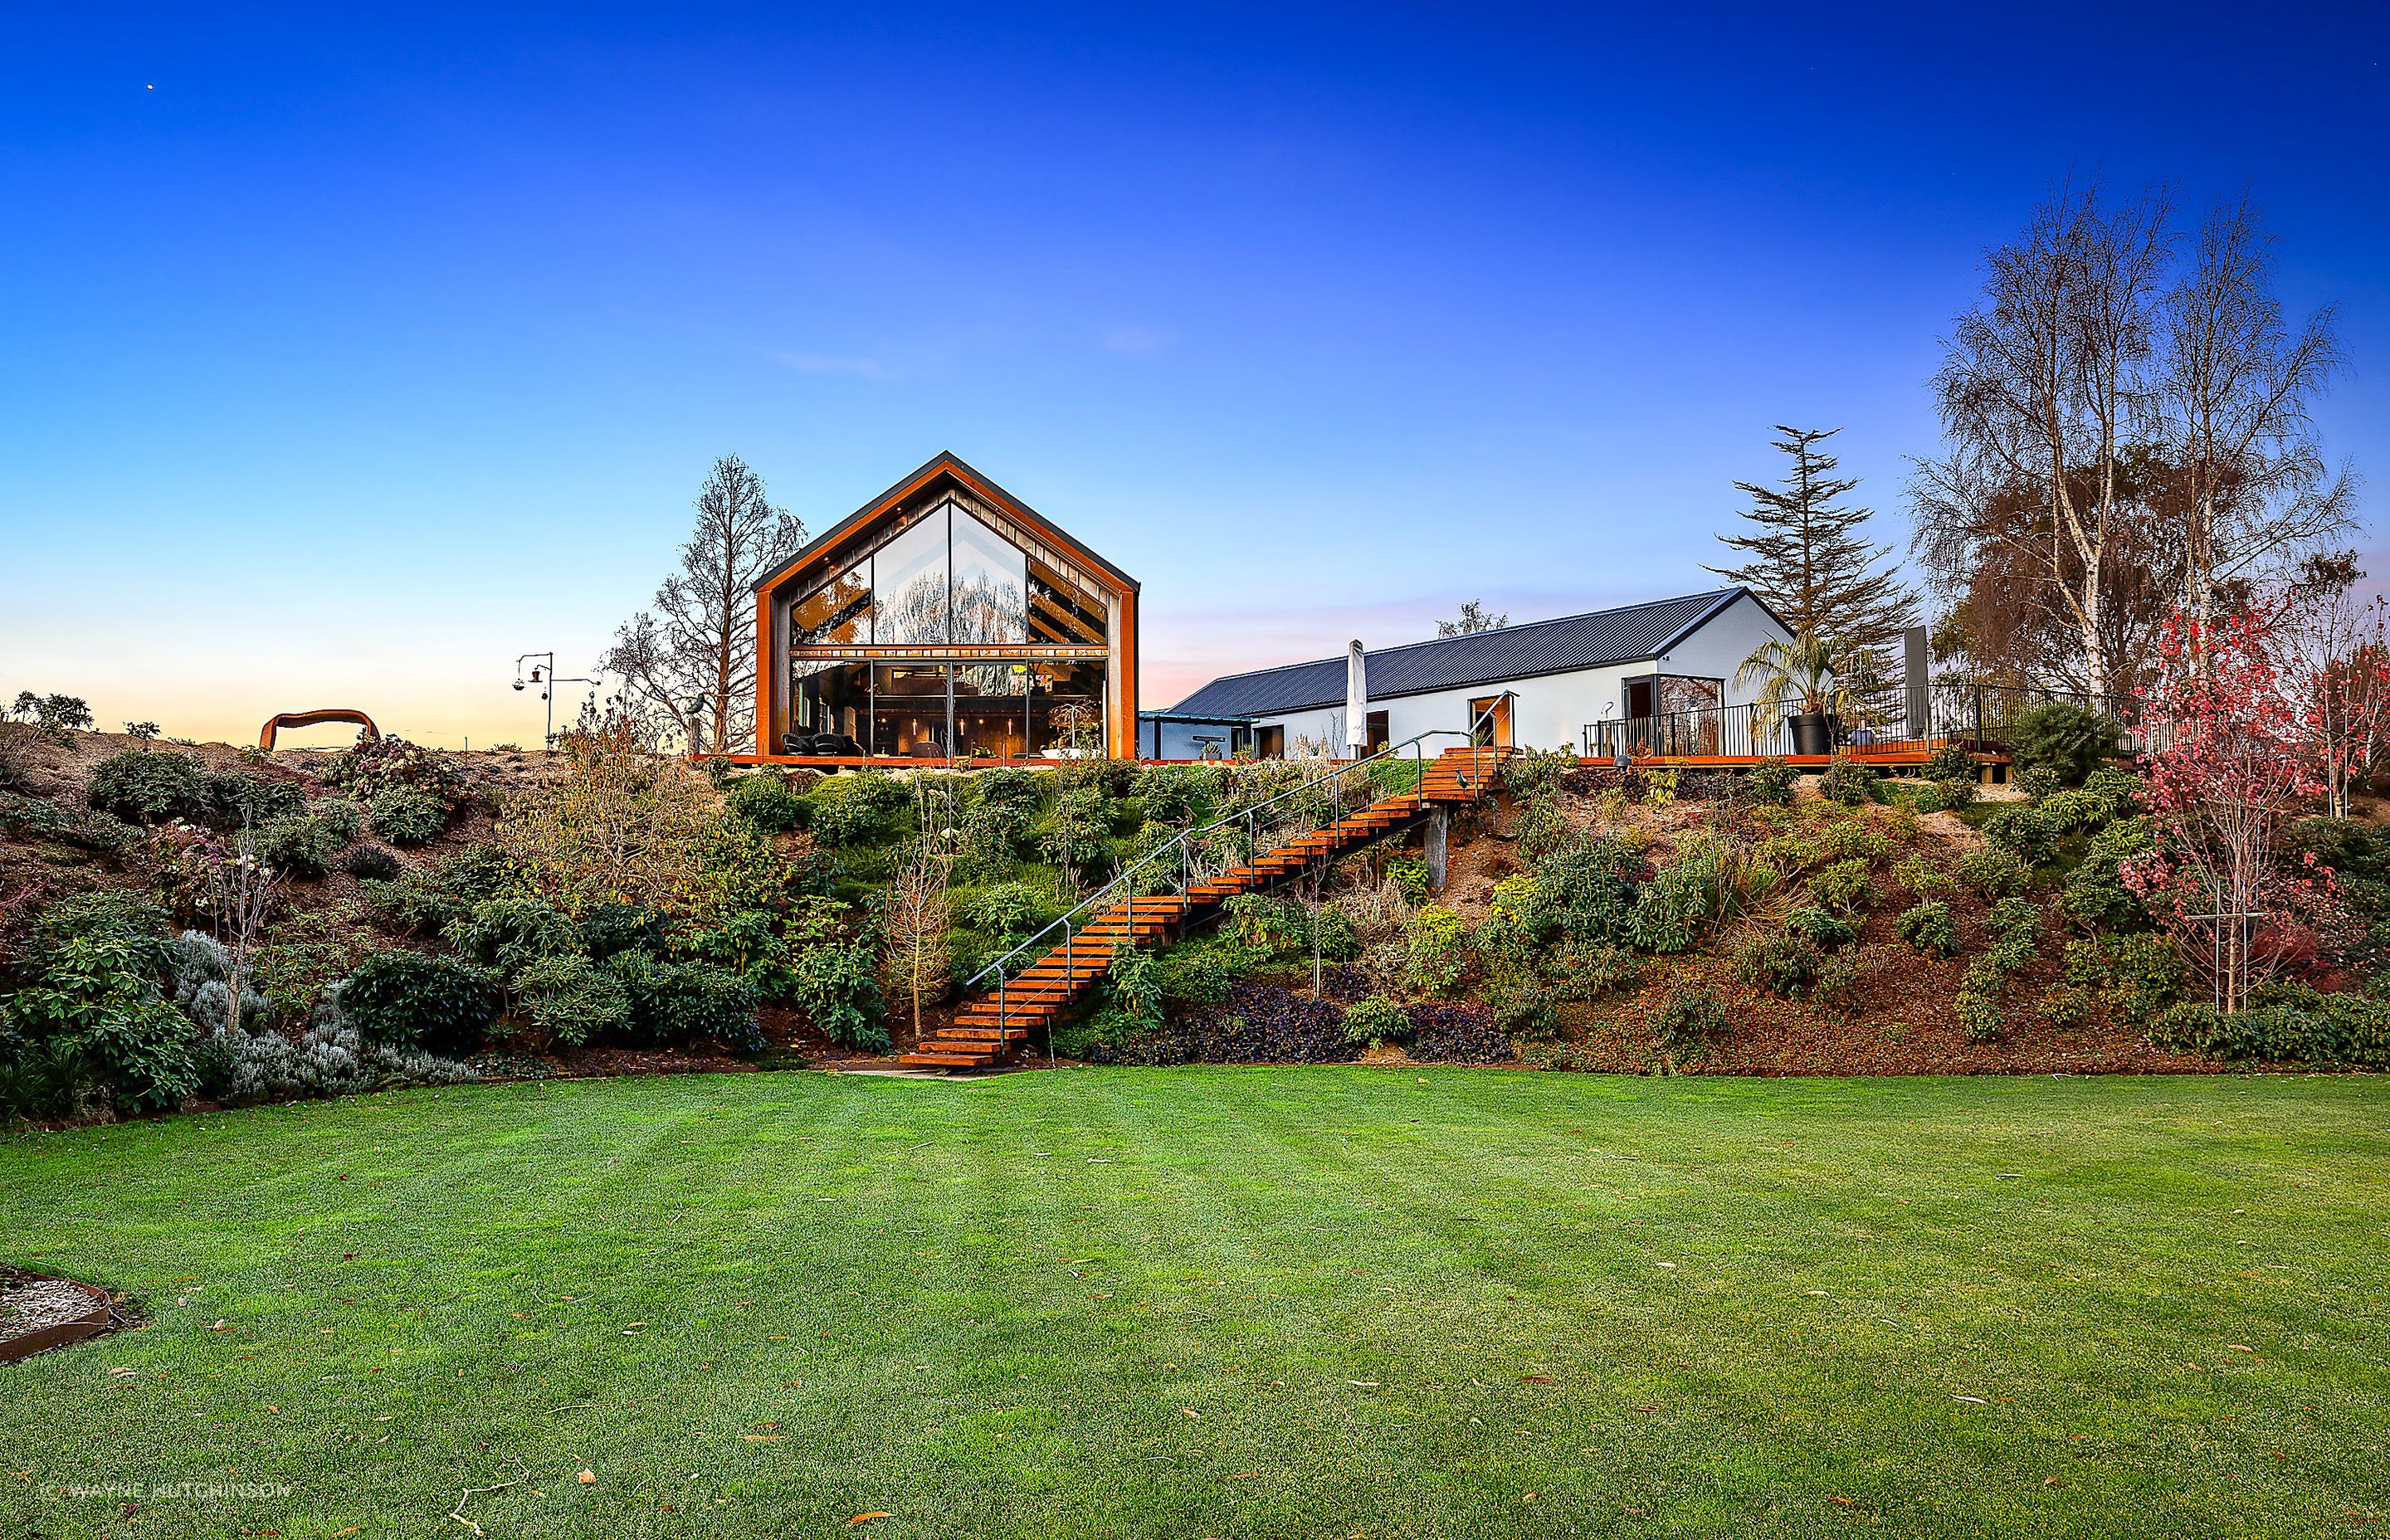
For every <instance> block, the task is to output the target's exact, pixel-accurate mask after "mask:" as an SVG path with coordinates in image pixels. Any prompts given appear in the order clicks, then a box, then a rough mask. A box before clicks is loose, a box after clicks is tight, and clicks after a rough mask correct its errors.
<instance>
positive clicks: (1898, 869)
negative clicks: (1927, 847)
mask: <svg viewBox="0 0 2390 1540" xmlns="http://www.w3.org/2000/svg"><path fill="white" fill-rule="evenodd" d="M1892 876H1893V879H1894V880H1895V881H1896V882H1898V883H1899V884H1900V885H1901V886H1902V887H1904V888H1906V889H1908V891H1909V892H1912V893H1915V894H1916V895H1917V896H1918V897H1920V898H1933V897H1935V896H1936V895H1938V894H1941V893H1947V892H1950V891H1951V890H1952V889H1953V888H1956V887H1957V886H1958V885H1959V879H1957V878H1955V877H1953V876H1951V875H1950V869H1949V867H1948V866H1947V865H1945V863H1944V861H1943V858H1942V855H1941V853H1939V852H1934V853H1926V852H1923V851H1920V852H1919V853H1917V854H1915V855H1912V856H1909V857H1908V858H1907V859H1905V860H1903V861H1902V862H1901V863H1900V864H1899V865H1898V866H1895V867H1893V868H1892Z"/></svg>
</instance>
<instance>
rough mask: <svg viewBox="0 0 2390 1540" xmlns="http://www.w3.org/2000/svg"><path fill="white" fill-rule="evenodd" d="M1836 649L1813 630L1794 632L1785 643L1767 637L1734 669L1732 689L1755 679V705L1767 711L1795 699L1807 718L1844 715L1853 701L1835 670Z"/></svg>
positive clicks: (1854, 702)
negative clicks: (1757, 688)
mask: <svg viewBox="0 0 2390 1540" xmlns="http://www.w3.org/2000/svg"><path fill="white" fill-rule="evenodd" d="M1838 650H1839V648H1838V647H1837V645H1836V643H1835V642H1834V639H1833V638H1832V637H1831V636H1821V635H1818V634H1817V633H1816V632H1814V631H1800V632H1795V633H1794V634H1793V636H1792V640H1791V641H1789V642H1780V641H1777V640H1776V639H1774V638H1773V637H1770V638H1769V639H1768V640H1767V641H1764V642H1762V643H1760V644H1759V648H1758V650H1756V651H1754V653H1752V655H1751V656H1750V657H1748V658H1745V659H1744V660H1743V661H1742V666H1741V668H1738V669H1736V670H1735V672H1734V685H1735V688H1737V689H1741V687H1743V686H1745V685H1747V684H1750V683H1751V682H1752V681H1754V680H1757V681H1758V682H1759V703H1760V704H1761V705H1763V706H1766V707H1767V708H1769V709H1770V710H1771V711H1772V710H1775V709H1777V708H1780V707H1781V706H1782V705H1783V703H1784V702H1785V701H1786V700H1790V699H1797V700H1799V701H1800V702H1801V711H1802V713H1803V714H1804V715H1807V716H1822V715H1825V714H1827V713H1829V712H1848V711H1849V710H1851V709H1852V708H1853V707H1854V705H1855V704H1856V700H1855V698H1854V697H1853V695H1852V693H1851V690H1850V688H1849V687H1848V686H1846V685H1844V683H1843V680H1842V677H1841V675H1840V674H1837V673H1836V671H1835V668H1834V659H1835V656H1836V654H1837V652H1838Z"/></svg>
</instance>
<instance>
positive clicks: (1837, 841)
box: [1818, 816, 1892, 861]
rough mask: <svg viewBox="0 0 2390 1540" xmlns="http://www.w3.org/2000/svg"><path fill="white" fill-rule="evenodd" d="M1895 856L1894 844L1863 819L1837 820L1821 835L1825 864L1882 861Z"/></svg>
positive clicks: (1821, 832)
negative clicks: (1849, 861) (1853, 860)
mask: <svg viewBox="0 0 2390 1540" xmlns="http://www.w3.org/2000/svg"><path fill="white" fill-rule="evenodd" d="M1891 853H1892V841H1889V840H1887V839H1885V838H1884V837H1883V834H1882V832H1881V831H1880V830H1877V829H1874V828H1869V827H1868V824H1867V821H1866V820H1865V819H1863V818H1854V817H1849V816H1843V817H1837V818H1836V819H1835V820H1834V821H1833V822H1832V823H1830V824H1828V825H1827V826H1826V827H1825V828H1821V829H1819V830H1818V859H1820V860H1823V861H1847V860H1850V859H1851V858H1852V857H1854V856H1856V857H1858V858H1859V859H1861V860H1867V861H1881V860H1882V859H1883V858H1884V857H1885V856H1886V855H1889V854H1891Z"/></svg>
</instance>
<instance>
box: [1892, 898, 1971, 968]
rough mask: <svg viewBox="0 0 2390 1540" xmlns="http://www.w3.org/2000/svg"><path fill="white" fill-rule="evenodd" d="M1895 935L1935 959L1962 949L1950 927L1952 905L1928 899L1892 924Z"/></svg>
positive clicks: (1957, 936) (1957, 937)
mask: <svg viewBox="0 0 2390 1540" xmlns="http://www.w3.org/2000/svg"><path fill="white" fill-rule="evenodd" d="M1892 931H1893V934H1895V935H1896V936H1898V937H1899V938H1900V939H1901V940H1903V941H1905V942H1907V943H1908V944H1909V946H1910V947H1911V948H1913V949H1914V950H1916V951H1918V952H1921V953H1923V954H1924V955H1926V956H1932V957H1947V956H1952V955H1953V954H1955V953H1956V952H1957V951H1958V950H1959V934H1958V931H1957V930H1954V929H1953V928H1952V926H1951V924H1950V905H1947V904H1944V903H1942V902H1940V901H1939V900H1932V899H1929V900H1927V901H1925V902H1922V903H1920V904H1918V905H1914V906H1912V907H1910V908H1909V909H1908V910H1906V911H1904V912H1903V913H1902V914H1900V915H1899V916H1898V917H1897V918H1895V919H1894V920H1893V922H1892Z"/></svg>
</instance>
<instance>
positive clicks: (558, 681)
mask: <svg viewBox="0 0 2390 1540" xmlns="http://www.w3.org/2000/svg"><path fill="white" fill-rule="evenodd" d="M532 658H545V659H546V660H547V661H546V662H544V663H536V664H533V667H532V671H531V682H532V683H533V684H534V685H537V686H539V687H540V691H539V698H540V699H542V700H545V701H546V702H547V737H546V738H545V739H543V740H542V741H543V742H545V743H546V746H547V747H549V748H551V749H553V748H555V747H556V687H557V686H559V685H587V686H588V687H590V688H591V689H593V690H594V689H596V688H597V687H598V681H597V680H595V679H581V678H571V679H567V678H563V677H560V676H559V674H557V672H556V654H555V653H553V652H526V653H524V654H523V655H522V656H521V657H520V658H517V659H516V660H515V688H517V689H520V688H522V687H523V662H524V661H525V660H527V659H532Z"/></svg>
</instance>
